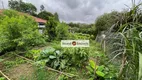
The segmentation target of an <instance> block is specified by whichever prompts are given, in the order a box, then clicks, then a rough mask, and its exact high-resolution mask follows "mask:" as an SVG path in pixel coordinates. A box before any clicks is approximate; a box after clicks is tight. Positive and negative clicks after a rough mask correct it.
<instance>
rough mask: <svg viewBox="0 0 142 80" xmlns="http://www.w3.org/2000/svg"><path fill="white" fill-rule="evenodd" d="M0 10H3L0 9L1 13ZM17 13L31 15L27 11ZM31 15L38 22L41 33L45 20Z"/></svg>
mask: <svg viewBox="0 0 142 80" xmlns="http://www.w3.org/2000/svg"><path fill="white" fill-rule="evenodd" d="M2 12H3V10H2V9H1V10H0V14H2ZM19 13H20V14H22V15H28V16H31V15H29V14H27V13H22V12H19ZM32 17H33V19H34V20H35V21H36V22H37V23H38V28H39V32H40V33H41V34H42V33H43V31H44V28H45V24H46V22H47V20H44V19H41V18H38V17H34V16H32Z"/></svg>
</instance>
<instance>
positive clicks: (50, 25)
mask: <svg viewBox="0 0 142 80" xmlns="http://www.w3.org/2000/svg"><path fill="white" fill-rule="evenodd" d="M57 24H58V23H57V21H56V20H55V19H54V18H52V17H50V19H49V20H48V21H47V23H46V33H45V34H46V35H48V37H49V41H52V40H55V38H56V36H57V34H56V27H57Z"/></svg>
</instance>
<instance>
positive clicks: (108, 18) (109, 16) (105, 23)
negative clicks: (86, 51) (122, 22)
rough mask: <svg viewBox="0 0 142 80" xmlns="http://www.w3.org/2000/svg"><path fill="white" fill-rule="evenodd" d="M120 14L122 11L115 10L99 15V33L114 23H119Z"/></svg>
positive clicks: (97, 22)
mask: <svg viewBox="0 0 142 80" xmlns="http://www.w3.org/2000/svg"><path fill="white" fill-rule="evenodd" d="M120 15H121V13H119V12H116V11H113V12H111V13H105V14H104V15H102V16H99V17H98V18H97V19H96V22H95V26H96V31H97V33H100V31H104V30H108V29H109V28H111V27H112V26H113V25H114V24H116V23H117V21H118V20H119V16H120Z"/></svg>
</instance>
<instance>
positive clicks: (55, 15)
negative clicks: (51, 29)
mask: <svg viewBox="0 0 142 80" xmlns="http://www.w3.org/2000/svg"><path fill="white" fill-rule="evenodd" d="M54 17H55V20H56V21H59V16H58V13H57V12H55V13H54Z"/></svg>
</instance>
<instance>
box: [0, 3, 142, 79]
mask: <svg viewBox="0 0 142 80" xmlns="http://www.w3.org/2000/svg"><path fill="white" fill-rule="evenodd" d="M132 3H133V6H132V8H130V10H128V11H122V12H117V11H116V12H115V11H113V12H111V13H106V14H104V15H102V16H100V17H98V18H97V20H96V21H95V23H94V24H89V25H87V24H80V23H79V24H77V23H68V24H67V23H65V22H60V21H59V20H58V19H57V13H56V17H55V16H54V15H52V14H50V15H52V16H50V15H49V13H47V14H48V16H47V18H48V21H47V23H46V25H45V26H46V27H45V29H44V33H43V34H40V33H39V31H38V24H37V23H36V22H35V20H34V19H33V18H32V17H31V16H29V15H27V14H22V15H21V13H20V12H18V11H16V10H4V11H3V12H2V13H1V14H0V80H142V46H141V44H142V21H141V20H142V12H141V11H142V9H141V5H142V4H141V3H140V4H138V5H136V4H134V2H132ZM44 12H45V11H44ZM45 13H46V12H45ZM42 14H43V13H42ZM86 26H87V27H86ZM104 26H105V27H104ZM69 29H72V30H73V33H72V32H69ZM76 29H77V30H76ZM87 29H88V30H87ZM61 40H89V41H90V47H86V48H85V47H79V48H77V47H69V48H67V47H61V43H60V41H61Z"/></svg>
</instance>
